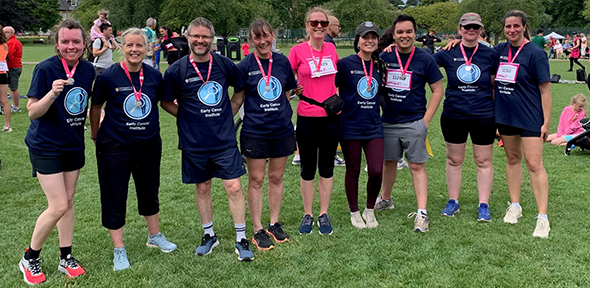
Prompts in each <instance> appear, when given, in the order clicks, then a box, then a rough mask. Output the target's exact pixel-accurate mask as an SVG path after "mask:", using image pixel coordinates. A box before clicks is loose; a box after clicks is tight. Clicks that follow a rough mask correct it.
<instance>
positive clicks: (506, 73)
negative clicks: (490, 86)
mask: <svg viewBox="0 0 590 288" xmlns="http://www.w3.org/2000/svg"><path fill="white" fill-rule="evenodd" d="M519 66H520V65H519V64H514V63H500V66H498V73H497V74H496V81H502V82H508V83H516V75H517V74H518V68H519Z"/></svg>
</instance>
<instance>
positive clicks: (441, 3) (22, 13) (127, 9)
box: [0, 0, 590, 39]
mask: <svg viewBox="0 0 590 288" xmlns="http://www.w3.org/2000/svg"><path fill="white" fill-rule="evenodd" d="M79 2H80V5H79V6H78V7H77V8H76V10H74V17H75V18H76V19H78V20H79V21H80V22H81V23H82V25H84V26H86V27H87V28H90V27H91V25H92V22H93V21H94V20H95V19H96V18H97V15H96V12H97V11H98V10H100V9H107V10H109V11H110V15H109V21H111V23H112V24H113V28H114V29H115V30H123V29H126V28H128V27H133V26H135V27H143V26H144V25H145V20H146V19H147V18H149V17H154V18H156V19H157V20H158V25H159V26H160V25H166V26H168V27H169V28H171V29H172V30H175V31H180V29H181V28H182V27H183V26H187V25H188V23H189V22H190V21H191V20H192V19H194V18H196V17H198V16H204V17H207V18H208V19H209V20H211V21H212V22H213V24H214V25H215V29H216V32H217V34H218V35H222V36H228V35H235V34H236V33H237V32H238V31H239V30H240V29H241V28H245V27H248V25H249V24H250V22H251V21H252V20H254V19H256V18H264V19H266V20H267V21H268V22H269V23H270V24H271V25H272V26H273V27H275V28H283V29H300V28H303V26H304V23H303V22H304V16H305V13H306V12H307V10H308V8H309V7H312V6H317V5H322V6H324V7H325V8H327V9H330V10H332V11H333V14H334V15H336V16H337V17H338V18H339V19H340V24H341V26H342V28H343V30H344V31H351V30H354V28H355V27H356V26H357V25H358V24H359V23H361V22H362V21H366V20H370V21H373V22H375V23H376V24H377V25H379V27H381V28H382V29H384V28H386V27H388V26H390V25H391V23H392V22H393V20H394V19H395V17H397V15H399V14H400V13H404V14H410V15H412V16H414V17H415V18H416V21H417V24H418V26H419V28H421V29H435V30H439V31H455V30H456V29H457V22H458V19H459V18H460V15H461V14H463V13H465V12H477V13H479V14H480V15H481V17H482V20H483V22H484V24H485V26H486V30H487V31H488V33H489V34H490V35H492V36H501V35H503V31H502V17H503V16H504V14H505V13H506V12H507V11H508V10H512V9H519V10H523V11H524V12H525V13H527V15H529V26H530V27H535V28H536V27H590V0H487V1H481V0H463V1H462V2H460V3H459V2H458V1H456V0H450V1H449V0H422V1H420V4H421V5H419V6H418V5H417V4H418V2H419V1H418V0H407V1H405V2H404V1H402V0H362V1H350V0H192V1H186V0H142V1H136V0H80V1H79ZM57 8H58V4H57V1H56V0H0V25H3V26H5V25H10V26H13V27H15V29H16V30H17V31H19V32H24V31H38V30H39V29H41V30H47V29H48V28H50V27H51V26H53V25H54V24H55V23H57V22H58V21H59V20H60V15H59V14H58V11H57ZM497 38H498V37H495V39H497Z"/></svg>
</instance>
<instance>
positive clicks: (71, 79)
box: [61, 58, 80, 85]
mask: <svg viewBox="0 0 590 288" xmlns="http://www.w3.org/2000/svg"><path fill="white" fill-rule="evenodd" d="M78 63H80V61H76V64H75V65H74V68H72V71H70V68H69V67H68V64H67V63H66V59H63V58H61V65H62V66H63V67H64V70H65V72H66V77H68V84H69V85H73V84H74V73H76V67H78Z"/></svg>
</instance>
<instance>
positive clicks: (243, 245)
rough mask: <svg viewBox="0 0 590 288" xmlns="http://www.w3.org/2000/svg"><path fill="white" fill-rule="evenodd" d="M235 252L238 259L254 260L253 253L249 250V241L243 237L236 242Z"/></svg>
mask: <svg viewBox="0 0 590 288" xmlns="http://www.w3.org/2000/svg"><path fill="white" fill-rule="evenodd" d="M236 254H238V259H239V260H240V261H252V260H254V253H252V250H250V242H248V240H247V239H245V238H244V239H242V240H240V242H236Z"/></svg>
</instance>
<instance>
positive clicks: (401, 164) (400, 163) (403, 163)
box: [397, 158, 410, 170]
mask: <svg viewBox="0 0 590 288" xmlns="http://www.w3.org/2000/svg"><path fill="white" fill-rule="evenodd" d="M409 167H410V165H408V162H406V160H404V158H402V159H399V160H397V170H402V169H404V168H409Z"/></svg>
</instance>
